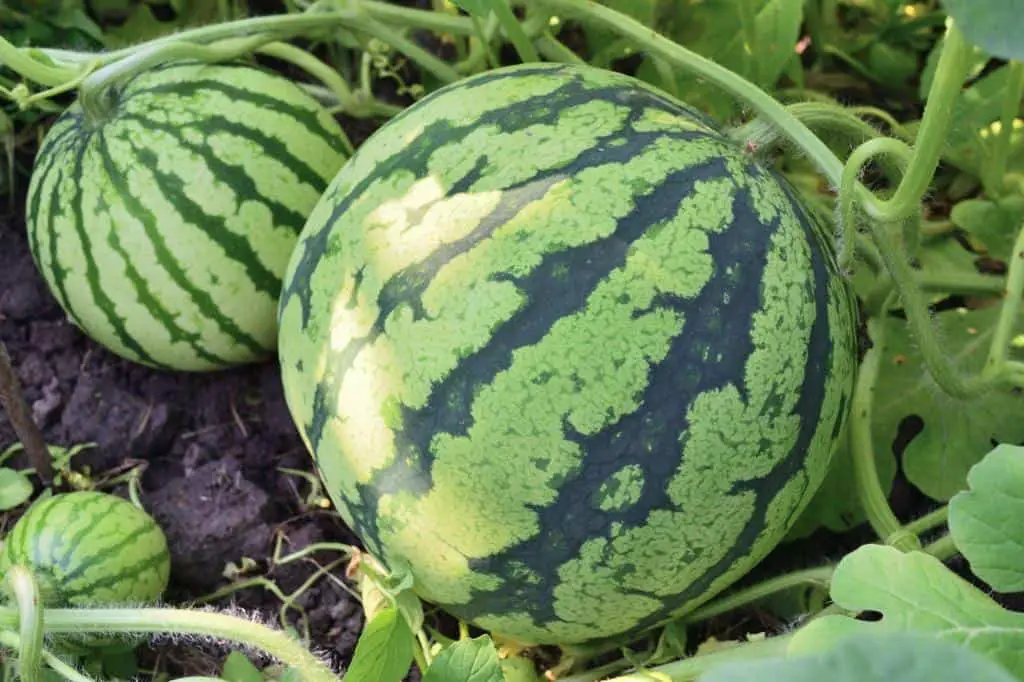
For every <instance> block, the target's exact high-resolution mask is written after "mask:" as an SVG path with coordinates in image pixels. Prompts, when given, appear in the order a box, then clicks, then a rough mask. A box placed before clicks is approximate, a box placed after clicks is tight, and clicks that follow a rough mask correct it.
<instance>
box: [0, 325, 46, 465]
mask: <svg viewBox="0 0 1024 682" xmlns="http://www.w3.org/2000/svg"><path fill="white" fill-rule="evenodd" d="M0 405H2V406H3V408H4V411H5V412H6V413H7V418H8V419H9V420H10V422H11V426H12V427H13V428H14V432H15V433H16V434H17V435H18V440H20V441H21V444H22V445H23V446H24V447H25V455H26V456H27V457H28V460H29V462H30V463H31V464H32V468H33V469H35V471H36V474H37V475H38V476H39V478H40V480H42V482H43V485H49V483H50V481H52V480H53V460H52V459H51V457H50V450H49V448H47V447H46V440H45V439H44V438H43V433H42V431H40V430H39V427H38V426H37V425H36V423H35V422H34V421H33V420H32V413H31V412H30V411H29V408H28V405H27V404H26V403H25V398H24V397H23V396H22V394H21V384H20V382H19V381H18V377H17V375H16V374H15V372H14V366H13V365H12V364H11V356H9V355H8V354H7V347H6V346H5V345H4V342H3V341H0Z"/></svg>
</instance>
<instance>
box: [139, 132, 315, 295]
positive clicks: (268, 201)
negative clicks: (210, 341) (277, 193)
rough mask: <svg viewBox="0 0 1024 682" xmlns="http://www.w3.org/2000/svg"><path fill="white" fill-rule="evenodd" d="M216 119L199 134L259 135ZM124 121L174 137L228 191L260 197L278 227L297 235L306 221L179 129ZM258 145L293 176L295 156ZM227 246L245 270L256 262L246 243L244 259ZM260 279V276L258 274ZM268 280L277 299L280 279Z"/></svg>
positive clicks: (307, 167) (240, 170)
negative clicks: (186, 136)
mask: <svg viewBox="0 0 1024 682" xmlns="http://www.w3.org/2000/svg"><path fill="white" fill-rule="evenodd" d="M218 119H219V117H211V119H210V120H208V121H204V122H203V128H202V131H203V134H204V135H206V136H209V135H211V134H214V133H216V132H222V131H223V132H230V133H232V134H238V135H240V136H241V135H243V134H244V135H246V136H247V138H246V139H254V137H255V136H256V135H258V134H259V131H255V130H252V129H245V132H244V133H243V132H240V131H238V130H235V128H244V127H243V126H234V125H229V124H227V122H226V121H225V122H223V123H221V121H220V120H218ZM123 120H125V121H134V122H136V123H138V124H139V126H140V127H142V128H144V129H150V130H159V131H160V132H162V133H164V134H166V135H168V136H169V137H171V138H173V139H174V140H175V142H177V143H178V144H179V145H181V147H182V148H183V149H187V150H189V151H191V152H192V153H193V154H195V155H196V156H198V157H199V158H201V159H202V160H203V163H204V164H206V166H207V167H208V168H209V169H210V170H211V171H212V172H213V174H214V175H215V176H216V177H217V178H218V179H219V180H221V181H222V182H226V183H227V184H229V185H231V188H232V189H233V190H234V191H235V194H236V195H237V196H238V197H240V198H243V199H244V200H251V199H255V198H259V199H260V201H261V202H262V203H263V204H265V205H266V206H267V208H268V209H270V213H271V215H272V216H273V217H274V224H275V225H281V226H285V227H287V226H295V230H296V232H298V230H300V229H301V227H302V224H303V223H304V222H305V221H306V216H305V215H304V214H302V213H299V212H297V211H295V210H294V209H292V208H289V207H288V206H286V205H284V204H283V203H281V202H280V201H278V200H276V199H273V198H271V197H267V196H261V194H260V191H259V189H257V187H256V182H255V181H254V180H253V178H252V177H251V176H250V175H248V174H247V173H246V172H245V169H244V168H240V167H236V166H232V165H231V164H228V163H226V162H225V161H223V160H221V159H220V158H218V157H217V155H216V154H214V153H213V152H212V151H211V150H210V148H209V147H206V146H203V145H201V144H196V143H192V142H189V141H188V140H186V139H185V137H184V136H183V135H182V134H181V129H180V128H179V127H176V126H172V125H165V124H162V123H158V122H156V121H153V120H147V119H145V118H142V117H139V116H125V117H124V118H123ZM261 146H262V147H263V149H264V150H266V151H268V152H271V154H272V155H273V156H274V159H275V160H276V161H278V162H280V163H281V164H283V165H285V166H286V167H287V168H288V169H289V170H291V171H292V172H293V173H294V172H295V171H294V169H293V167H292V164H293V163H301V161H300V160H299V159H296V158H295V157H292V156H290V155H288V154H287V150H286V149H284V146H283V145H281V149H280V150H277V149H273V148H272V147H268V146H267V145H265V144H262V145H261ZM303 165H304V164H303ZM304 167H305V168H306V170H307V171H308V172H309V173H310V174H312V176H313V177H314V178H315V179H314V181H313V182H309V181H308V180H307V181H304V182H309V184H310V185H311V186H312V187H314V188H316V189H317V190H319V191H323V188H324V186H325V185H326V183H325V182H324V181H323V179H322V178H319V176H317V175H316V174H315V173H313V171H312V170H311V169H310V168H309V166H305V165H304ZM230 247H231V245H230V244H227V245H225V248H226V249H227V251H226V255H227V256H228V257H231V258H233V259H234V260H237V261H238V262H239V263H241V264H242V265H244V266H245V267H247V268H248V267H251V266H250V263H251V262H252V261H255V262H259V258H258V256H257V255H256V254H255V252H254V251H253V250H252V247H251V246H249V245H248V244H247V245H246V247H245V250H246V251H247V252H243V253H244V255H245V260H239V259H238V258H237V256H238V255H239V254H237V253H235V251H233V250H231V249H230ZM261 276H263V275H262V274H261ZM270 277H271V278H272V279H273V285H272V286H273V288H272V292H271V293H272V294H273V295H274V296H277V294H278V293H279V292H280V290H281V279H280V278H279V277H277V276H276V275H273V274H271V275H270Z"/></svg>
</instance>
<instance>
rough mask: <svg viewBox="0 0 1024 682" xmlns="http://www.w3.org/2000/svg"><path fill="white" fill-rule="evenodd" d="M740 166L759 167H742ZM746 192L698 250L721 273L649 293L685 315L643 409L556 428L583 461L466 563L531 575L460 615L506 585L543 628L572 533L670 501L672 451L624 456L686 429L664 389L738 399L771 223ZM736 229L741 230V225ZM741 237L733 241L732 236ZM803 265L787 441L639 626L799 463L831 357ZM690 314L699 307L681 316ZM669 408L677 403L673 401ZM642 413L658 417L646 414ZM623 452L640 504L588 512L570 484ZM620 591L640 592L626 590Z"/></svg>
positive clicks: (740, 548)
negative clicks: (639, 489) (687, 286)
mask: <svg viewBox="0 0 1024 682" xmlns="http://www.w3.org/2000/svg"><path fill="white" fill-rule="evenodd" d="M751 173H752V174H756V173H759V171H758V170H757V169H754V168H752V169H751ZM749 198H750V197H749V191H748V192H744V193H741V194H740V195H739V197H738V200H737V201H736V202H734V205H733V208H734V211H735V214H734V228H733V229H732V230H730V231H727V232H724V233H721V234H717V235H714V236H712V241H711V247H710V252H711V253H712V254H713V256H714V259H715V264H716V273H717V275H716V276H717V277H718V278H720V279H721V281H715V280H711V281H710V282H709V283H708V285H707V286H706V287H705V289H704V290H703V291H702V293H701V295H700V296H698V297H697V298H695V299H691V300H688V301H684V300H674V301H672V300H663V301H662V302H661V303H662V304H663V305H667V306H669V307H671V308H673V309H675V310H677V311H678V312H680V313H682V314H683V315H684V316H685V318H686V319H688V320H691V322H690V323H689V324H688V325H687V327H686V328H685V330H684V333H683V334H682V335H680V336H678V337H676V339H675V341H674V342H673V346H674V348H673V350H672V351H671V352H670V353H669V354H668V359H666V361H664V362H662V363H661V364H660V365H658V366H657V368H656V369H654V371H653V372H652V376H651V382H650V383H649V384H648V386H647V388H646V390H645V395H644V398H643V401H642V404H643V405H645V406H647V409H645V410H643V411H638V412H634V413H633V414H631V415H629V416H627V417H625V418H624V419H622V420H621V421H620V422H619V423H617V424H616V425H615V426H614V427H613V428H609V429H606V430H605V431H603V432H601V433H599V434H596V435H595V436H590V437H581V436H579V435H577V434H574V433H572V432H567V434H566V439H567V440H570V441H573V442H577V443H579V444H580V445H581V447H582V448H583V449H584V451H586V452H588V453H592V455H591V456H589V457H588V458H587V459H585V460H584V462H583V467H582V468H581V469H580V471H579V472H578V473H577V474H575V475H574V476H573V477H571V478H569V479H568V480H566V481H565V483H564V484H563V486H562V487H561V489H560V490H561V492H560V495H559V497H558V499H557V500H556V502H555V503H553V504H552V505H550V506H548V507H545V508H543V509H541V510H539V514H540V521H539V525H540V528H541V529H542V530H541V533H540V534H538V535H536V536H534V537H533V538H531V539H530V540H528V541H526V542H524V543H521V544H519V545H516V546H514V547H511V548H509V549H507V550H505V551H503V552H501V553H500V554H497V555H494V556H492V557H488V558H486V559H480V560H477V561H474V562H473V564H472V566H473V568H474V569H475V570H479V571H481V572H484V573H498V574H501V573H502V567H504V566H508V565H511V564H512V563H517V564H522V565H525V566H527V567H528V568H529V569H531V570H532V571H533V572H534V574H535V576H539V581H534V580H518V581H517V579H516V577H515V576H513V577H511V578H509V579H507V580H505V581H504V582H503V583H502V585H501V587H500V588H499V589H498V590H495V591H491V592H476V593H474V595H473V598H472V600H471V601H470V604H469V605H468V606H461V605H460V606H455V607H452V608H451V610H452V612H453V613H455V614H456V615H458V616H459V617H461V618H464V619H467V620H475V619H477V618H480V617H482V616H487V615H490V614H492V613H502V608H501V606H502V604H503V603H507V601H506V600H507V599H508V598H509V593H511V594H512V595H514V598H515V599H516V600H518V601H520V602H521V603H524V604H533V605H536V607H535V611H534V612H533V614H532V615H533V616H534V623H535V625H536V626H537V627H538V628H547V627H550V626H551V625H553V624H555V623H557V622H558V621H559V618H558V616H557V614H556V612H555V605H556V601H555V596H554V594H553V590H554V588H555V587H556V586H558V585H559V583H560V579H559V575H558V571H559V569H560V568H561V567H562V566H563V565H564V564H565V563H566V562H568V561H569V560H571V559H573V558H574V557H575V556H576V555H577V554H578V552H579V550H580V547H581V546H582V544H583V543H584V542H586V541H588V540H590V539H591V538H593V537H599V536H601V535H604V536H606V537H608V538H609V540H610V539H611V538H612V537H613V532H612V526H613V524H621V525H619V527H618V528H617V529H616V533H615V534H618V533H621V532H622V531H623V530H624V529H627V528H629V527H635V526H638V525H644V524H645V523H646V521H647V518H648V515H649V514H650V512H651V511H653V510H654V509H663V508H670V507H671V506H672V502H671V500H670V499H669V498H668V495H667V491H666V488H665V483H666V482H667V481H669V480H671V477H672V475H673V473H674V471H675V469H676V468H677V467H678V466H679V465H680V460H679V458H675V457H672V456H664V457H660V458H649V459H640V460H634V459H633V458H632V457H631V456H630V451H631V450H632V449H634V448H635V447H636V444H637V443H654V445H653V447H654V452H660V453H665V454H666V455H667V454H668V453H672V452H673V451H675V450H677V449H678V446H677V444H676V443H675V442H674V440H675V436H676V433H677V432H665V431H661V432H659V430H660V429H662V428H663V427H664V425H665V424H678V433H684V434H685V433H686V432H687V430H688V428H689V425H688V421H687V417H686V414H687V412H688V411H689V409H690V407H691V403H690V402H688V403H687V404H685V405H682V406H681V405H679V404H678V396H676V395H673V393H674V392H682V393H683V394H684V395H689V396H693V397H698V396H700V395H702V394H705V393H707V392H710V391H714V390H717V389H722V388H725V387H727V386H729V385H735V386H737V388H738V389H739V391H740V393H741V395H743V396H744V397H745V396H746V388H745V386H744V382H745V378H744V377H743V375H742V374H739V375H737V368H741V367H742V366H743V364H744V362H745V360H746V358H748V357H749V356H750V354H751V353H752V352H753V344H752V341H751V338H752V323H753V319H754V314H755V313H756V312H757V311H758V309H759V308H760V307H761V305H762V300H761V291H760V289H761V283H762V277H763V267H764V258H765V255H766V253H767V251H768V249H769V242H770V239H771V237H772V235H773V234H774V232H775V231H776V230H777V229H778V221H776V222H775V224H773V225H762V224H761V223H760V221H759V220H758V218H757V216H756V214H754V213H753V211H752V209H751V206H750V203H749ZM742 226H747V227H748V228H749V229H743V227H742ZM805 229H806V232H807V236H808V239H811V238H812V235H811V234H810V226H806V227H805ZM741 234H742V235H743V237H744V239H742V240H741V239H737V236H738V235H741ZM756 238H760V241H758V242H752V241H750V240H751V239H756ZM811 265H812V268H813V272H814V276H813V280H809V281H808V282H807V283H806V284H807V291H806V295H807V298H808V300H814V301H815V302H816V311H815V319H814V323H813V324H812V327H811V331H810V338H809V342H808V347H809V353H808V356H807V365H806V366H805V368H804V372H803V376H804V377H805V380H804V383H803V385H802V387H801V390H800V392H799V394H798V395H799V399H798V402H797V405H796V407H795V409H794V410H793V412H794V413H795V414H797V415H799V416H800V435H799V438H798V439H797V441H796V443H795V444H794V446H793V447H792V449H791V450H790V452H789V453H788V455H787V456H786V457H785V458H784V459H783V460H782V461H780V462H779V463H778V464H776V465H775V466H774V467H773V468H772V470H771V472H770V473H769V474H768V475H766V476H763V477H759V478H755V479H748V480H737V481H736V483H735V484H734V485H733V491H732V492H733V494H736V493H740V492H742V491H749V492H751V493H753V494H754V495H756V505H755V511H754V514H753V516H752V517H751V518H750V520H749V521H748V522H747V523H746V524H745V526H744V528H743V531H742V533H741V535H740V536H739V537H738V538H737V539H736V541H735V542H734V544H733V545H732V546H731V547H730V548H729V551H728V552H726V553H725V554H724V555H723V556H722V557H721V558H720V559H719V560H718V561H717V562H716V563H715V565H714V566H713V567H712V568H710V569H709V570H707V571H706V572H704V574H703V575H702V576H701V577H700V578H699V579H698V580H697V581H695V582H693V583H691V584H689V585H688V586H687V587H686V588H685V589H684V590H683V591H681V592H680V593H678V594H676V595H674V596H671V597H665V596H662V595H657V594H652V593H648V596H650V597H651V598H652V599H656V600H658V601H660V602H662V604H663V605H664V610H663V611H661V612H659V613H657V614H655V615H652V616H649V617H647V618H644V619H642V620H641V621H639V622H638V623H637V628H639V629H643V628H645V627H648V626H653V625H656V624H658V623H659V622H662V621H663V620H664V619H665V617H666V613H671V612H673V611H675V610H677V609H678V608H680V607H682V606H684V605H686V604H687V603H689V602H691V601H693V600H695V599H697V598H699V597H701V596H702V595H703V594H705V593H706V592H707V590H708V589H709V588H710V587H711V585H712V584H713V583H714V582H715V581H716V580H717V579H718V578H720V577H721V576H723V575H724V574H726V573H727V572H729V571H730V570H732V569H733V567H734V566H735V565H736V563H737V562H738V561H740V560H741V559H742V558H743V557H745V556H746V555H747V554H748V552H749V551H750V547H752V546H753V545H754V543H755V542H756V541H757V539H758V537H760V536H761V534H762V533H763V532H764V531H765V530H766V528H767V519H766V516H767V512H768V508H769V505H770V504H771V503H772V502H773V501H774V499H775V495H776V494H777V492H778V491H779V490H782V488H783V487H784V486H785V485H786V483H787V482H789V481H790V480H793V479H794V477H796V476H798V475H799V474H800V472H801V471H802V470H803V469H804V467H805V459H806V457H807V453H808V451H809V446H810V443H811V439H812V438H813V436H814V434H815V431H816V430H817V428H818V424H819V423H820V420H819V416H820V414H819V413H820V410H821V407H822V405H823V403H824V393H825V384H826V383H827V379H826V377H827V371H826V370H827V368H828V367H829V366H830V365H831V363H832V352H833V344H832V339H831V334H830V332H831V330H830V329H829V327H828V323H827V319H828V317H827V313H828V311H827V307H828V304H829V300H828V298H827V297H826V296H822V295H820V291H821V290H825V289H827V288H828V286H829V280H830V278H831V277H832V276H834V275H833V274H832V273H830V272H829V270H828V268H827V267H826V265H825V262H824V260H823V259H822V258H821V257H820V256H817V255H815V256H813V257H812V260H811ZM730 266H736V267H740V268H744V271H743V272H741V273H740V274H739V275H738V276H737V277H736V278H735V280H734V281H732V282H730V281H728V280H727V279H726V277H725V274H724V273H725V271H726V270H727V269H728V268H729V267H730ZM723 297H727V298H728V303H726V302H724V301H723V302H722V303H721V304H719V305H716V301H715V299H718V298H723ZM716 307H717V308H718V310H719V311H720V312H719V314H718V315H712V314H707V311H708V310H709V308H716ZM698 312H699V313H701V314H688V313H698ZM712 325H715V326H714V327H713V326H712ZM693 339H709V340H712V339H713V340H715V341H716V343H715V344H714V348H713V350H714V351H715V352H716V353H718V354H719V355H711V356H709V357H710V358H712V359H711V360H709V359H708V358H705V357H704V356H703V351H705V350H708V349H707V348H706V347H703V346H702V345H701V344H697V343H693V342H692V340H693ZM730 341H731V343H730ZM680 407H682V408H683V409H681V410H680ZM659 413H660V414H659ZM652 414H653V415H658V416H655V417H654V418H653V419H652V418H651V415H652ZM765 418H766V419H771V418H775V417H771V416H766V417H765ZM684 442H685V441H684ZM620 458H624V459H623V460H620ZM625 460H628V461H631V462H633V463H635V464H637V465H638V466H641V467H643V468H644V473H645V476H644V480H645V482H646V485H645V489H644V493H643V495H642V496H641V501H640V503H639V504H637V505H635V506H633V507H631V508H629V509H628V510H627V511H625V512H615V513H604V514H602V513H599V512H597V511H595V510H593V508H592V507H591V506H590V505H589V501H588V499H587V498H586V496H584V495H581V494H580V493H581V491H583V490H590V489H593V488H594V487H595V486H596V485H597V484H598V483H600V481H601V480H603V477H602V476H601V475H600V473H599V472H600V471H601V468H602V467H608V466H609V465H610V464H611V465H614V462H615V461H625ZM683 463H685V462H683ZM629 592H630V593H631V594H645V593H644V592H642V591H639V590H635V589H634V590H629Z"/></svg>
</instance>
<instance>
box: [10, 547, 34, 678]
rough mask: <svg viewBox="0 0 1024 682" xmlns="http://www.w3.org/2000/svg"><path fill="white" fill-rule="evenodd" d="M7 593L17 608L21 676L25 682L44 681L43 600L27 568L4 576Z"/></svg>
mask: <svg viewBox="0 0 1024 682" xmlns="http://www.w3.org/2000/svg"><path fill="white" fill-rule="evenodd" d="M5 581H6V583H7V585H6V586H7V590H8V592H9V593H10V594H11V595H12V596H13V597H14V601H15V602H16V603H17V605H18V620H19V622H18V673H19V675H20V677H21V679H22V681H23V682H40V681H41V680H42V679H43V665H42V651H43V613H42V610H41V609H40V608H39V606H40V604H41V603H42V597H41V596H40V594H39V584H38V583H37V582H36V579H35V576H33V575H32V571H31V570H29V569H28V568H26V567H25V566H12V567H11V568H10V570H8V571H7V575H6V576H5Z"/></svg>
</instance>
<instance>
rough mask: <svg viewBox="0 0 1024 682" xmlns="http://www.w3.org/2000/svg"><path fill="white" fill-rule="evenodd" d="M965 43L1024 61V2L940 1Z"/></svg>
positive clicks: (1009, 0) (1007, 0)
mask: <svg viewBox="0 0 1024 682" xmlns="http://www.w3.org/2000/svg"><path fill="white" fill-rule="evenodd" d="M942 6H943V7H944V8H945V10H946V12H947V13H948V14H949V15H950V16H951V17H953V20H954V21H955V22H956V23H957V25H958V26H959V27H960V30H961V31H963V34H964V36H966V38H967V40H969V41H970V42H972V43H974V44H975V45H977V46H979V47H981V48H983V49H984V50H986V51H987V52H989V53H990V54H992V55H994V56H996V57H1002V58H1003V59H1024V42H1021V39H1020V38H1021V31H1024V0H942Z"/></svg>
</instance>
